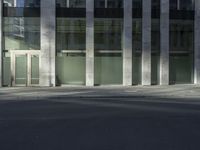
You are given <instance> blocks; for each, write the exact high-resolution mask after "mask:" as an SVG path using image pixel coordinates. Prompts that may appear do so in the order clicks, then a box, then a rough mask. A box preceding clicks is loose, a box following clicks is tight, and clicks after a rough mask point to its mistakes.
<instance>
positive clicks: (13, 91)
mask: <svg viewBox="0 0 200 150" xmlns="http://www.w3.org/2000/svg"><path fill="white" fill-rule="evenodd" d="M48 97H55V98H73V97H74V98H109V97H110V98H120V97H121V98H151V97H152V98H158V99H159V98H160V99H163V98H164V99H195V100H198V99H199V100H200V86H197V85H172V86H132V87H122V86H99V87H84V86H82V87H81V86H80V87H75V86H67V87H53V88H49V87H14V88H7V87H5V88H0V100H1V99H4V100H5V99H10V100H16V99H42V98H48Z"/></svg>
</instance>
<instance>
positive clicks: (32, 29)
mask: <svg viewBox="0 0 200 150" xmlns="http://www.w3.org/2000/svg"><path fill="white" fill-rule="evenodd" d="M3 22H4V27H3V33H4V50H29V49H30V50H40V19H39V18H24V17H4V21H3Z"/></svg>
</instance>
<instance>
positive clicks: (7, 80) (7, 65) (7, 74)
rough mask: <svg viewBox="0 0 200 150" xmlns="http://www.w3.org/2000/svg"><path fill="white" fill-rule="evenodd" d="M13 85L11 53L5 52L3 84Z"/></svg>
mask: <svg viewBox="0 0 200 150" xmlns="http://www.w3.org/2000/svg"><path fill="white" fill-rule="evenodd" d="M10 85H11V59H10V53H8V52H6V53H3V86H10Z"/></svg>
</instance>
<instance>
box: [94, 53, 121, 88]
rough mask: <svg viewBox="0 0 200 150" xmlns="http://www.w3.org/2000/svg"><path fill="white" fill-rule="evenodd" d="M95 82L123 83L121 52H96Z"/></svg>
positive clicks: (101, 83) (99, 83)
mask: <svg viewBox="0 0 200 150" xmlns="http://www.w3.org/2000/svg"><path fill="white" fill-rule="evenodd" d="M95 84H96V85H106V84H122V57H121V54H99V55H97V54H96V56H95Z"/></svg>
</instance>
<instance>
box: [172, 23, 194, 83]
mask: <svg viewBox="0 0 200 150" xmlns="http://www.w3.org/2000/svg"><path fill="white" fill-rule="evenodd" d="M193 54H194V20H170V83H171V84H178V83H192V82H193V71H194V69H193V68H194V65H193V61H194V58H193V56H194V55H193Z"/></svg>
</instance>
